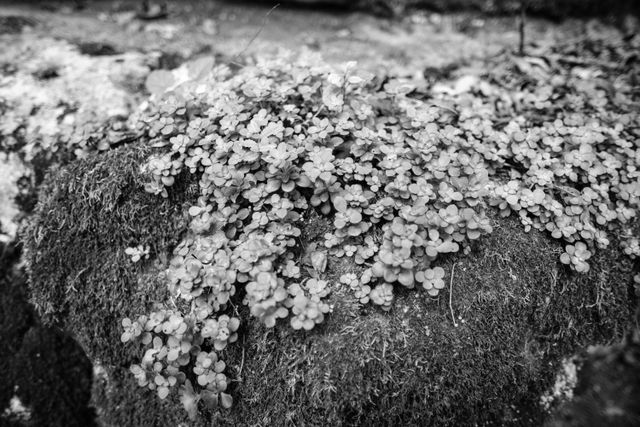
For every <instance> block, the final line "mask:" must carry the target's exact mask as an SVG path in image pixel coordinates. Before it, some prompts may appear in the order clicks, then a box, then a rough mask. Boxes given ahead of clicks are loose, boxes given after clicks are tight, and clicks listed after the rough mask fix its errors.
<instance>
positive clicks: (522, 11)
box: [518, 0, 526, 56]
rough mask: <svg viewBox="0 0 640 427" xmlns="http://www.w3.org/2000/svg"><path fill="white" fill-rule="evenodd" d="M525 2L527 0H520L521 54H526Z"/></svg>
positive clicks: (519, 48) (519, 50)
mask: <svg viewBox="0 0 640 427" xmlns="http://www.w3.org/2000/svg"><path fill="white" fill-rule="evenodd" d="M525 3H526V0H520V23H519V30H520V45H519V46H518V54H519V55H520V56H524V23H525V19H526V12H525V9H526V5H525Z"/></svg>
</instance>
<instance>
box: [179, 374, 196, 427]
mask: <svg viewBox="0 0 640 427" xmlns="http://www.w3.org/2000/svg"><path fill="white" fill-rule="evenodd" d="M199 400H200V395H198V394H196V393H195V392H194V391H193V386H192V385H191V381H189V380H186V381H185V385H184V386H183V387H182V388H181V389H180V402H181V403H182V406H184V409H185V410H186V411H187V414H188V415H189V419H190V420H191V421H194V420H195V419H196V416H197V414H198V401H199Z"/></svg>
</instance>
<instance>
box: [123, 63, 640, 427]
mask: <svg viewBox="0 0 640 427" xmlns="http://www.w3.org/2000/svg"><path fill="white" fill-rule="evenodd" d="M499 77H500V76H499ZM522 78H523V79H527V80H532V79H531V78H530V76H523V77H522ZM505 79H506V77H505ZM484 83H485V84H484V85H483V86H481V87H480V88H479V89H478V90H477V91H471V92H464V93H458V94H447V95H442V96H444V97H446V99H444V100H439V102H438V103H437V104H434V103H432V102H425V101H422V100H419V99H417V98H418V97H417V96H416V91H415V88H414V87H412V86H411V85H408V84H405V83H404V82H401V81H399V80H390V81H388V82H384V81H381V80H380V79H378V78H376V77H375V76H373V75H370V74H367V73H364V72H362V71H360V70H358V69H357V68H356V67H355V65H354V64H352V63H350V64H346V65H345V66H343V67H341V68H333V67H329V66H327V65H323V63H322V61H321V60H320V59H319V58H317V57H316V56H314V55H313V54H310V53H308V52H305V53H303V54H301V55H299V56H293V55H291V54H288V53H283V54H281V55H279V56H276V57H266V58H258V60H257V62H256V63H255V64H253V65H249V66H245V67H243V68H241V69H240V70H238V71H237V72H235V73H233V72H231V70H230V69H229V68H228V67H226V66H225V65H219V66H216V67H215V68H213V69H212V70H211V71H210V72H208V73H204V74H201V75H200V76H199V77H198V78H195V79H193V80H189V81H187V82H184V83H182V84H180V85H178V86H177V87H175V88H173V89H172V90H171V91H170V92H168V93H166V94H165V95H164V96H163V97H161V98H160V100H159V101H157V102H155V103H153V102H152V103H150V104H149V108H148V109H147V110H146V111H145V112H144V114H143V115H142V116H141V118H140V121H139V131H140V132H143V133H146V135H147V136H148V137H149V139H150V143H151V144H152V145H153V146H154V147H157V148H158V152H157V153H156V154H155V155H154V156H153V157H152V158H150V159H149V161H148V162H147V163H146V164H145V165H144V171H145V172H146V173H147V176H148V177H149V181H148V183H147V185H146V187H145V188H146V190H147V191H148V192H151V193H154V194H157V195H160V196H163V197H167V196H168V193H169V192H170V191H171V187H172V186H173V185H174V184H175V183H176V181H177V180H178V179H180V175H181V174H184V173H190V174H194V175H196V176H197V177H198V191H199V193H198V199H197V202H196V203H195V204H194V206H191V207H190V208H189V210H188V213H189V215H190V218H191V224H190V233H189V235H188V236H186V237H185V239H184V241H183V242H182V243H181V244H180V245H179V246H178V247H177V248H176V249H175V251H174V256H173V259H172V260H171V262H170V265H169V268H168V270H167V272H166V274H167V281H168V283H169V286H170V289H171V291H172V295H173V296H174V297H175V298H177V299H178V300H179V301H180V303H179V304H178V307H179V309H177V308H168V307H163V308H160V309H158V310H157V311H154V312H153V313H151V314H150V315H149V317H146V316H144V315H143V316H141V317H139V318H138V320H136V321H132V320H129V319H125V323H123V327H124V328H125V333H124V334H123V341H124V340H136V341H140V342H141V343H142V344H143V345H145V346H146V348H147V350H146V353H145V355H144V357H143V359H142V362H141V363H140V364H139V365H134V367H132V372H133V373H134V375H135V376H136V377H137V378H138V381H139V383H140V384H141V386H146V387H149V388H152V389H155V390H157V391H158V394H159V396H160V397H161V398H165V397H167V396H168V395H169V394H170V393H171V390H172V389H174V388H175V389H178V394H179V395H180V399H181V400H182V402H183V403H184V404H185V408H187V410H188V411H189V412H190V414H191V415H192V416H193V415H194V414H195V411H196V409H195V408H197V405H198V402H200V401H202V402H204V403H205V404H206V405H207V406H209V407H211V408H215V407H217V406H218V405H220V404H221V405H222V406H223V407H228V406H229V405H230V404H231V398H230V396H229V395H228V394H227V393H226V390H227V385H228V383H229V379H228V378H227V376H226V374H225V365H224V362H223V361H222V358H223V356H224V350H225V348H226V346H227V344H229V343H233V342H234V341H235V340H236V338H237V330H238V328H239V327H240V320H239V318H238V317H237V316H238V315H237V310H236V304H237V303H243V304H245V305H247V306H248V307H249V311H250V313H251V315H252V316H254V317H256V318H257V319H259V320H260V321H262V322H263V323H264V324H265V325H266V326H267V327H273V326H275V324H276V322H277V321H278V319H285V318H289V319H290V320H289V321H290V324H291V326H292V327H293V328H294V329H305V330H310V329H312V328H313V327H314V326H315V325H316V324H318V323H321V322H322V321H323V319H324V315H326V314H327V313H329V312H330V310H331V305H330V304H329V302H328V298H329V295H330V292H331V289H332V287H334V286H336V285H335V284H333V283H330V282H329V281H328V280H327V278H326V277H323V272H324V270H325V268H326V263H327V258H326V254H324V252H322V251H315V252H313V253H312V254H311V255H310V259H311V264H312V266H313V268H314V269H313V271H311V270H307V269H305V268H302V267H303V265H302V264H301V261H300V259H301V258H300V257H299V256H298V255H299V254H301V253H303V252H305V250H307V249H308V248H304V247H303V244H302V241H301V239H300V236H301V229H302V228H303V227H304V224H305V218H307V217H308V214H309V211H310V210H312V209H313V210H315V211H317V212H319V213H321V214H322V215H325V216H327V217H329V218H330V219H331V221H332V224H333V229H332V230H331V231H329V232H327V233H326V234H325V235H324V242H323V243H324V246H325V247H326V248H327V249H328V252H329V255H331V256H334V257H347V258H349V259H350V260H351V261H353V263H354V264H355V265H356V266H358V271H359V272H361V275H360V276H359V277H358V276H356V275H355V274H354V273H348V274H345V275H343V276H342V277H341V278H340V282H341V283H342V284H344V285H346V286H348V287H349V288H350V289H352V290H353V292H354V296H355V298H356V299H357V300H358V301H359V302H360V303H362V304H366V303H368V302H373V303H374V304H377V305H380V306H381V307H382V309H384V310H389V309H390V308H391V305H392V301H393V297H394V287H396V286H403V287H407V288H414V287H415V286H416V285H421V286H422V287H423V288H424V289H425V290H426V292H427V294H428V295H431V296H437V295H438V294H439V291H440V290H441V289H443V288H444V287H445V281H444V276H445V272H444V270H443V269H442V268H441V267H439V266H436V265H434V264H435V262H436V261H437V259H438V257H439V256H440V255H441V254H448V253H455V252H458V251H460V250H461V249H463V250H465V251H466V250H469V247H470V243H471V242H472V241H474V240H476V239H478V238H480V237H481V236H482V235H483V234H486V233H490V232H491V231H492V226H491V224H490V221H489V219H488V218H487V215H486V209H487V206H488V205H492V206H495V207H496V208H497V209H498V210H499V211H500V212H501V213H502V215H505V216H506V215H509V214H511V213H512V212H516V213H517V214H518V215H519V217H520V219H521V221H522V222H523V224H524V225H525V227H526V229H527V230H528V229H531V228H536V229H540V230H547V231H548V232H549V233H551V235H552V236H553V237H555V238H558V239H561V240H562V241H564V242H566V244H567V246H566V251H565V253H564V254H563V255H562V257H561V259H560V260H561V262H562V263H564V264H567V265H569V266H570V267H571V268H573V269H575V270H576V271H578V272H584V271H588V269H589V264H588V260H589V258H590V257H591V254H592V252H593V250H594V249H595V246H599V247H604V246H607V245H608V244H609V238H608V232H609V231H610V230H611V229H613V228H614V227H617V226H619V225H620V224H628V223H629V221H630V220H631V219H632V218H633V217H635V215H636V212H637V209H638V203H639V197H640V171H639V170H638V168H637V164H638V162H639V160H640V147H639V146H638V142H637V141H638V140H637V139H636V138H634V137H633V135H637V134H638V129H637V124H635V125H634V123H633V121H632V117H631V115H630V114H629V113H626V112H624V111H621V112H614V111H612V109H610V108H606V107H607V105H608V104H609V103H610V102H612V101H611V100H610V99H609V98H608V97H607V96H606V94H604V95H603V94H601V93H599V92H598V95H602V96H599V97H597V98H594V97H592V96H591V95H593V91H594V90H596V91H597V89H596V88H594V87H593V86H592V85H590V83H589V82H588V81H585V79H581V78H580V77H579V76H578V77H576V76H575V75H573V74H566V73H565V74H557V73H552V72H549V73H548V80H545V79H544V78H543V79H540V78H538V80H533V82H529V83H528V85H527V86H524V87H523V86H519V89H518V90H516V89H515V86H516V85H518V84H520V85H521V84H522V82H521V81H520V82H515V81H506V80H504V81H498V82H494V83H488V82H484ZM624 83H625V81H622V84H621V85H620V90H619V93H616V96H618V98H616V99H619V98H620V97H626V98H625V99H627V100H628V101H629V102H636V99H635V98H633V99H632V97H633V96H634V95H632V94H631V89H630V83H628V82H627V84H626V86H625V84H624ZM576 99H580V100H582V101H584V103H586V104H588V108H591V109H593V110H594V111H595V112H597V113H598V115H597V118H586V119H585V118H584V116H579V115H577V114H576V113H575V111H574V109H573V107H571V105H573V104H572V103H575V101H576ZM445 101H446V103H448V104H447V105H450V107H447V108H443V105H445V104H443V102H445ZM551 101H553V105H556V106H557V105H562V106H563V109H562V110H560V109H559V110H557V111H554V116H553V118H552V119H551V120H547V119H545V117H543V116H542V114H543V111H546V110H548V109H549V108H551V107H552V104H551ZM581 105H582V104H581ZM581 108H582V107H581ZM584 108H587V107H584ZM452 111H453V112H455V114H452ZM629 242H630V243H629V244H628V248H629V249H628V251H629V253H635V252H636V249H635V246H634V244H633V241H632V240H629ZM636 246H637V241H636ZM314 254H315V255H314ZM307 272H308V273H309V274H307ZM359 274H360V273H359ZM236 295H238V296H239V297H238V298H234V296H236ZM174 305H175V304H174ZM152 319H153V320H152ZM165 325H166V326H165Z"/></svg>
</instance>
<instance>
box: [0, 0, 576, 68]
mask: <svg viewBox="0 0 640 427" xmlns="http://www.w3.org/2000/svg"><path fill="white" fill-rule="evenodd" d="M140 3H141V2H140V1H132V0H128V1H122V0H120V1H104V2H88V3H87V7H86V8H84V9H82V10H73V9H72V8H71V7H69V6H61V7H59V8H55V7H54V6H55V2H47V4H48V5H50V6H49V7H47V8H46V9H45V8H43V7H42V6H38V5H37V4H36V5H21V6H16V5H12V4H11V2H0V16H9V15H15V16H28V17H29V18H30V19H31V20H33V22H34V23H35V27H32V29H31V30H30V31H29V32H28V33H27V34H28V35H16V36H15V38H13V39H12V38H8V39H6V40H5V41H4V42H5V43H12V42H15V43H19V42H20V40H21V39H22V38H23V37H25V36H26V37H52V38H56V39H63V40H67V41H70V42H72V43H102V44H107V45H109V46H112V47H113V48H114V49H115V51H119V52H122V51H129V50H136V51H142V52H153V51H162V52H165V53H174V54H177V55H180V56H182V57H184V58H188V57H191V56H193V55H196V54H198V53H205V52H211V53H214V54H217V55H221V56H223V57H235V56H239V55H241V54H242V55H244V54H248V55H251V54H254V53H257V52H273V51H277V50H278V49H281V48H285V49H299V48H301V47H305V46H306V47H308V48H310V49H313V50H318V51H320V52H321V53H322V54H323V56H324V57H325V59H327V60H330V61H336V62H342V61H352V60H355V61H358V62H359V63H360V64H361V65H363V66H366V67H368V68H378V69H380V68H383V69H389V70H394V71H396V72H399V73H402V74H409V75H411V74H414V73H416V72H420V71H421V70H422V69H423V68H424V67H427V66H429V67H441V66H444V65H447V64H451V63H456V62H464V61H468V60H470V59H481V58H484V57H486V56H488V55H492V54H495V53H497V52H498V51H500V50H501V49H504V48H509V47H511V48H516V46H517V43H518V27H517V19H516V18H515V17H514V18H508V17H506V18H505V17H503V18H486V17H483V16H481V15H479V14H478V15H474V14H472V13H471V14H470V13H467V14H455V15H439V14H434V13H431V14H429V13H426V12H416V13H414V14H412V15H409V16H405V17H404V18H401V19H394V20H389V19H383V18H377V17H374V16H370V15H368V14H365V13H362V12H358V13H343V12H337V11H335V10H333V11H331V10H326V11H322V10H312V9H306V8H305V9H300V8H290V7H285V6H282V5H281V6H278V7H276V8H275V9H271V8H269V7H268V6H265V5H256V4H250V3H249V4H238V3H237V2H222V1H210V0H209V1H202V0H200V1H198V0H188V1H183V2H174V3H171V5H170V8H169V16H168V17H167V19H161V20H155V21H141V20H138V19H135V12H136V11H137V10H138V9H139V7H140ZM52 4H53V6H52ZM52 9H53V10H52ZM527 27H528V28H527V31H528V37H529V38H530V40H535V42H536V43H538V44H541V43H552V42H554V41H557V40H566V38H567V37H568V36H569V37H570V36H571V33H573V32H575V31H579V30H580V25H578V24H576V23H575V22H567V23H565V24H561V25H557V24H550V23H549V22H545V21H541V20H533V19H530V20H528V22H527Z"/></svg>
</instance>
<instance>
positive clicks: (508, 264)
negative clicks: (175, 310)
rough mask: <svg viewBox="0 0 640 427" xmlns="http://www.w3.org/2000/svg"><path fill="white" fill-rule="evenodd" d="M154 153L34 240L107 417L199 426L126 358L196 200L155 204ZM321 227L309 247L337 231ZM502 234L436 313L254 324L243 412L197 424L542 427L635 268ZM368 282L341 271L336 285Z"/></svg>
mask: <svg viewBox="0 0 640 427" xmlns="http://www.w3.org/2000/svg"><path fill="white" fill-rule="evenodd" d="M149 152H150V149H149V148H145V147H144V145H142V144H141V145H135V146H133V145H132V146H127V147H122V148H119V149H117V150H113V151H112V152H108V153H106V154H104V155H101V156H99V157H93V158H89V159H86V160H82V161H78V162H74V163H73V164H71V165H70V166H68V167H66V168H65V169H61V170H59V171H56V172H54V173H52V174H51V175H49V177H48V178H47V179H46V180H45V186H44V188H43V190H42V193H41V197H40V202H39V204H38V206H37V208H36V213H35V216H34V218H33V220H32V223H31V225H30V227H29V229H28V231H27V233H26V236H25V237H26V239H25V240H26V245H27V248H28V251H27V261H28V264H29V269H30V274H31V289H32V295H33V299H34V301H35V302H36V304H37V305H38V307H39V308H40V311H41V312H42V313H43V314H44V316H45V318H46V319H47V320H48V321H49V322H53V323H56V324H59V325H62V326H64V327H65V328H67V329H68V330H70V331H72V332H73V334H74V335H75V336H76V337H77V339H78V340H79V342H80V343H81V344H82V346H83V347H84V348H85V349H86V351H87V353H88V354H89V356H90V357H91V358H92V359H93V360H94V361H99V362H100V363H101V365H102V366H104V369H105V372H106V377H105V378H102V379H98V381H97V382H96V386H95V390H94V401H95V404H96V406H97V407H98V412H99V416H100V417H101V420H102V422H103V423H104V424H105V425H140V426H156V425H157V426H163V425H177V424H178V423H180V422H187V421H186V420H187V419H186V414H185V413H184V411H182V409H181V407H180V403H179V402H178V399H177V397H176V396H175V394H172V395H171V396H170V398H169V399H168V400H167V401H160V400H159V399H158V398H157V397H156V395H155V394H154V393H153V392H150V391H148V390H144V389H142V388H140V387H138V386H137V385H136V384H135V381H134V379H133V378H132V375H131V374H130V373H129V372H128V366H129V365H130V363H131V362H132V361H133V360H135V359H136V357H139V356H140V353H141V351H140V349H139V348H137V347H136V346H135V345H132V344H122V343H121V342H120V334H121V333H122V329H121V327H120V320H121V319H122V318H123V317H125V316H134V315H137V314H140V313H146V312H147V309H148V308H149V307H150V306H152V305H153V303H154V302H158V301H163V300H164V297H165V295H166V286H165V284H164V283H163V281H162V279H161V275H158V274H157V273H158V272H159V271H161V269H162V265H163V262H164V261H165V260H166V257H167V255H168V254H169V253H170V251H171V250H172V248H173V246H174V245H176V244H177V243H178V242H179V240H180V237H181V234H182V233H183V232H184V230H185V228H186V220H185V217H184V216H183V215H184V212H185V211H186V209H185V207H186V206H188V203H189V200H191V199H193V198H194V197H195V196H194V194H193V192H192V187H190V186H189V184H188V183H185V182H183V183H182V184H180V185H177V186H176V188H174V189H173V190H172V193H171V194H170V196H169V198H168V199H162V198H160V197H156V196H151V195H148V194H146V193H145V192H144V190H143V188H142V178H141V176H140V173H139V165H140V164H141V161H142V159H144V158H145V156H147V155H148V154H149ZM317 221H318V223H317V224H308V229H309V231H310V232H308V233H307V235H306V236H304V237H305V239H307V240H313V236H314V233H315V232H314V231H313V230H314V229H316V230H322V229H323V225H322V220H321V219H317ZM493 222H494V232H493V233H492V234H491V235H489V236H486V237H484V238H483V239H481V241H480V242H479V243H477V244H476V246H475V247H474V248H473V250H472V251H471V253H470V254H469V255H467V256H461V255H456V256H449V257H447V258H443V259H442V260H441V262H440V265H441V266H442V267H443V268H444V269H445V270H446V271H447V275H446V277H445V281H446V283H447V289H446V292H443V293H441V296H440V297H439V298H438V299H436V300H434V299H430V298H429V297H428V296H427V295H426V293H425V292H423V291H419V290H413V291H411V290H403V291H400V292H397V294H398V295H397V299H396V301H395V302H394V304H393V308H392V310H391V311H390V312H389V313H385V312H382V311H380V310H379V309H377V308H375V307H373V306H365V307H364V308H361V307H360V306H359V305H358V304H357V303H356V301H354V300H353V296H352V295H351V293H350V292H347V290H346V289H344V292H343V290H341V289H337V290H336V291H335V292H334V293H333V295H332V297H331V302H332V304H333V312H332V313H331V314H330V315H328V316H327V317H326V319H325V322H324V323H323V324H321V325H319V326H318V327H316V329H314V331H312V332H306V333H305V332H296V331H293V330H292V329H291V328H290V327H289V325H288V324H286V322H283V323H282V324H279V325H278V326H277V327H276V328H275V329H267V328H265V327H263V326H261V325H259V324H258V323H257V322H256V321H250V322H245V324H244V325H243V326H242V327H241V330H240V343H241V345H238V346H233V348H230V349H229V350H228V351H227V354H226V355H225V360H227V361H228V369H227V372H228V376H229V377H230V378H231V379H232V383H231V387H230V392H231V393H232V394H233V396H234V401H235V405H234V407H233V408H232V409H231V410H229V411H223V412H222V413H218V414H201V415H200V418H199V420H198V421H197V422H196V423H191V424H193V425H205V424H210V423H211V420H212V419H213V420H217V421H218V424H220V425H327V424H335V425H374V424H375V425H474V424H476V425H489V424H495V423H499V424H511V425H539V424H540V422H541V421H542V418H543V417H544V414H543V413H542V412H541V410H540V409H539V408H538V400H539V397H540V395H541V393H542V392H543V391H544V390H545V389H546V388H547V387H548V386H549V385H550V384H551V382H552V381H553V378H554V376H555V369H556V368H557V365H558V363H559V361H560V359H561V358H562V357H563V356H568V355H571V354H573V353H574V352H575V351H576V350H578V349H579V348H582V347H585V346H587V345H591V344H598V343H600V344H605V343H610V342H612V341H615V340H617V339H619V338H620V337H621V336H622V334H623V332H624V330H625V328H627V327H628V325H629V321H630V319H631V318H632V312H633V306H632V299H631V295H630V286H631V276H632V275H631V274H630V272H631V262H630V261H628V260H626V258H623V257H620V256H619V254H618V253H615V252H613V251H608V252H607V251H602V252H599V253H597V254H596V256H595V257H594V258H593V262H591V261H590V263H591V271H590V272H589V274H587V275H576V274H575V273H571V272H570V271H569V270H568V269H567V268H566V267H564V266H563V265H561V264H560V263H559V262H558V257H559V254H560V253H561V252H562V248H561V246H560V245H559V244H557V243H556V242H555V241H552V240H551V239H549V238H547V237H546V236H545V235H543V234H541V233H538V232H535V231H532V232H530V233H525V232H524V231H523V230H522V226H521V225H520V224H519V223H518V222H517V221H516V220H515V219H498V218H494V219H493ZM134 244H135V245H137V244H144V245H149V246H150V247H151V255H152V259H151V260H150V261H146V262H141V263H137V264H134V263H132V262H131V261H130V260H129V258H128V257H127V256H126V255H125V253H124V249H125V248H126V247H127V246H132V245H134ZM612 247H616V245H615V244H612ZM354 268H355V267H354V266H353V265H351V264H349V263H345V262H340V261H338V260H336V259H330V262H329V271H328V272H327V276H328V279H330V280H334V281H335V282H337V279H338V277H339V276H340V274H343V273H345V272H349V271H354V272H357V270H352V269H354ZM452 271H453V275H454V276H453V280H451V272H452ZM449 284H451V287H452V292H453V293H452V296H451V308H450V306H449ZM238 308H239V309H240V310H241V314H243V316H242V317H243V318H247V317H248V316H247V315H248V313H243V312H242V310H244V309H243V308H241V307H238ZM451 309H453V313H454V317H455V323H456V324H457V325H458V326H455V325H454V321H453V319H452V315H451ZM191 424H190V425H191Z"/></svg>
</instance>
